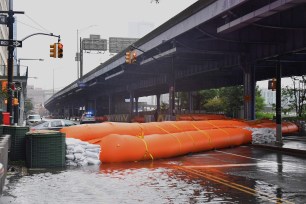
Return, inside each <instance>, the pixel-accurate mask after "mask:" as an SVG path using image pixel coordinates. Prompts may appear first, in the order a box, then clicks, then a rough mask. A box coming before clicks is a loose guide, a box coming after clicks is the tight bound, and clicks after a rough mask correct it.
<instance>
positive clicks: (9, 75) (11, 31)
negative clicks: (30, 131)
mask: <svg viewBox="0 0 306 204" xmlns="http://www.w3.org/2000/svg"><path fill="white" fill-rule="evenodd" d="M12 1H13V0H10V1H9V11H2V12H1V13H7V14H8V17H7V27H8V29H9V36H8V38H9V39H8V40H9V44H8V48H7V49H8V59H7V81H8V89H7V90H8V101H7V112H9V113H10V116H12V113H13V112H12V100H13V94H14V93H13V91H12V89H11V86H12V83H13V60H14V49H15V46H14V44H13V43H14V42H13V40H14V39H13V36H14V22H15V18H14V14H24V12H23V11H19V12H18V11H13V8H12V7H13V6H12V5H13V2H12ZM15 121H17V123H18V118H16V120H15V118H14V122H15Z"/></svg>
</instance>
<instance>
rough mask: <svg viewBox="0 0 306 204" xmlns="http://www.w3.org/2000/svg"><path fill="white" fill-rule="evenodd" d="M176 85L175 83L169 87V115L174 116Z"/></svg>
mask: <svg viewBox="0 0 306 204" xmlns="http://www.w3.org/2000/svg"><path fill="white" fill-rule="evenodd" d="M174 93H175V91H174V86H173V84H171V85H170V87H169V115H170V116H173V115H174V110H175V96H174Z"/></svg>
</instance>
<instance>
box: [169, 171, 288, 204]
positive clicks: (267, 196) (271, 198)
mask: <svg viewBox="0 0 306 204" xmlns="http://www.w3.org/2000/svg"><path fill="white" fill-rule="evenodd" d="M174 167H175V168H177V169H180V170H182V171H185V172H187V173H191V174H194V175H197V176H200V177H202V178H206V179H208V180H211V181H214V182H216V183H219V184H222V185H225V186H228V187H230V188H234V189H236V190H239V191H241V192H244V193H247V194H250V195H253V196H256V197H260V198H262V199H264V200H268V201H272V202H276V203H293V202H290V201H286V200H283V199H281V198H277V197H275V196H271V195H270V194H267V193H263V192H260V191H256V190H254V189H252V188H249V187H247V186H243V185H240V184H238V183H235V182H231V181H228V180H225V179H222V178H220V177H217V176H213V175H211V174H207V173H204V172H201V171H198V170H195V169H191V168H186V167H182V166H174Z"/></svg>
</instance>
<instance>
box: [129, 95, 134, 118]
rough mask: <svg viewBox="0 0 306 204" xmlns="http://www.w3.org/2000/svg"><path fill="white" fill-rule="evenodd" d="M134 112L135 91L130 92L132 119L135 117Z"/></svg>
mask: <svg viewBox="0 0 306 204" xmlns="http://www.w3.org/2000/svg"><path fill="white" fill-rule="evenodd" d="M133 113H134V93H133V92H130V120H132V118H133Z"/></svg>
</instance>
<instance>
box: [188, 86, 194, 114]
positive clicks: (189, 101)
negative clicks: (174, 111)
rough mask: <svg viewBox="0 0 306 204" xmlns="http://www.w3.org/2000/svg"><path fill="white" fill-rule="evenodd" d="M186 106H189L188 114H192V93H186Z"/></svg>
mask: <svg viewBox="0 0 306 204" xmlns="http://www.w3.org/2000/svg"><path fill="white" fill-rule="evenodd" d="M188 104H189V113H192V111H193V97H192V91H189V92H188Z"/></svg>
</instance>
